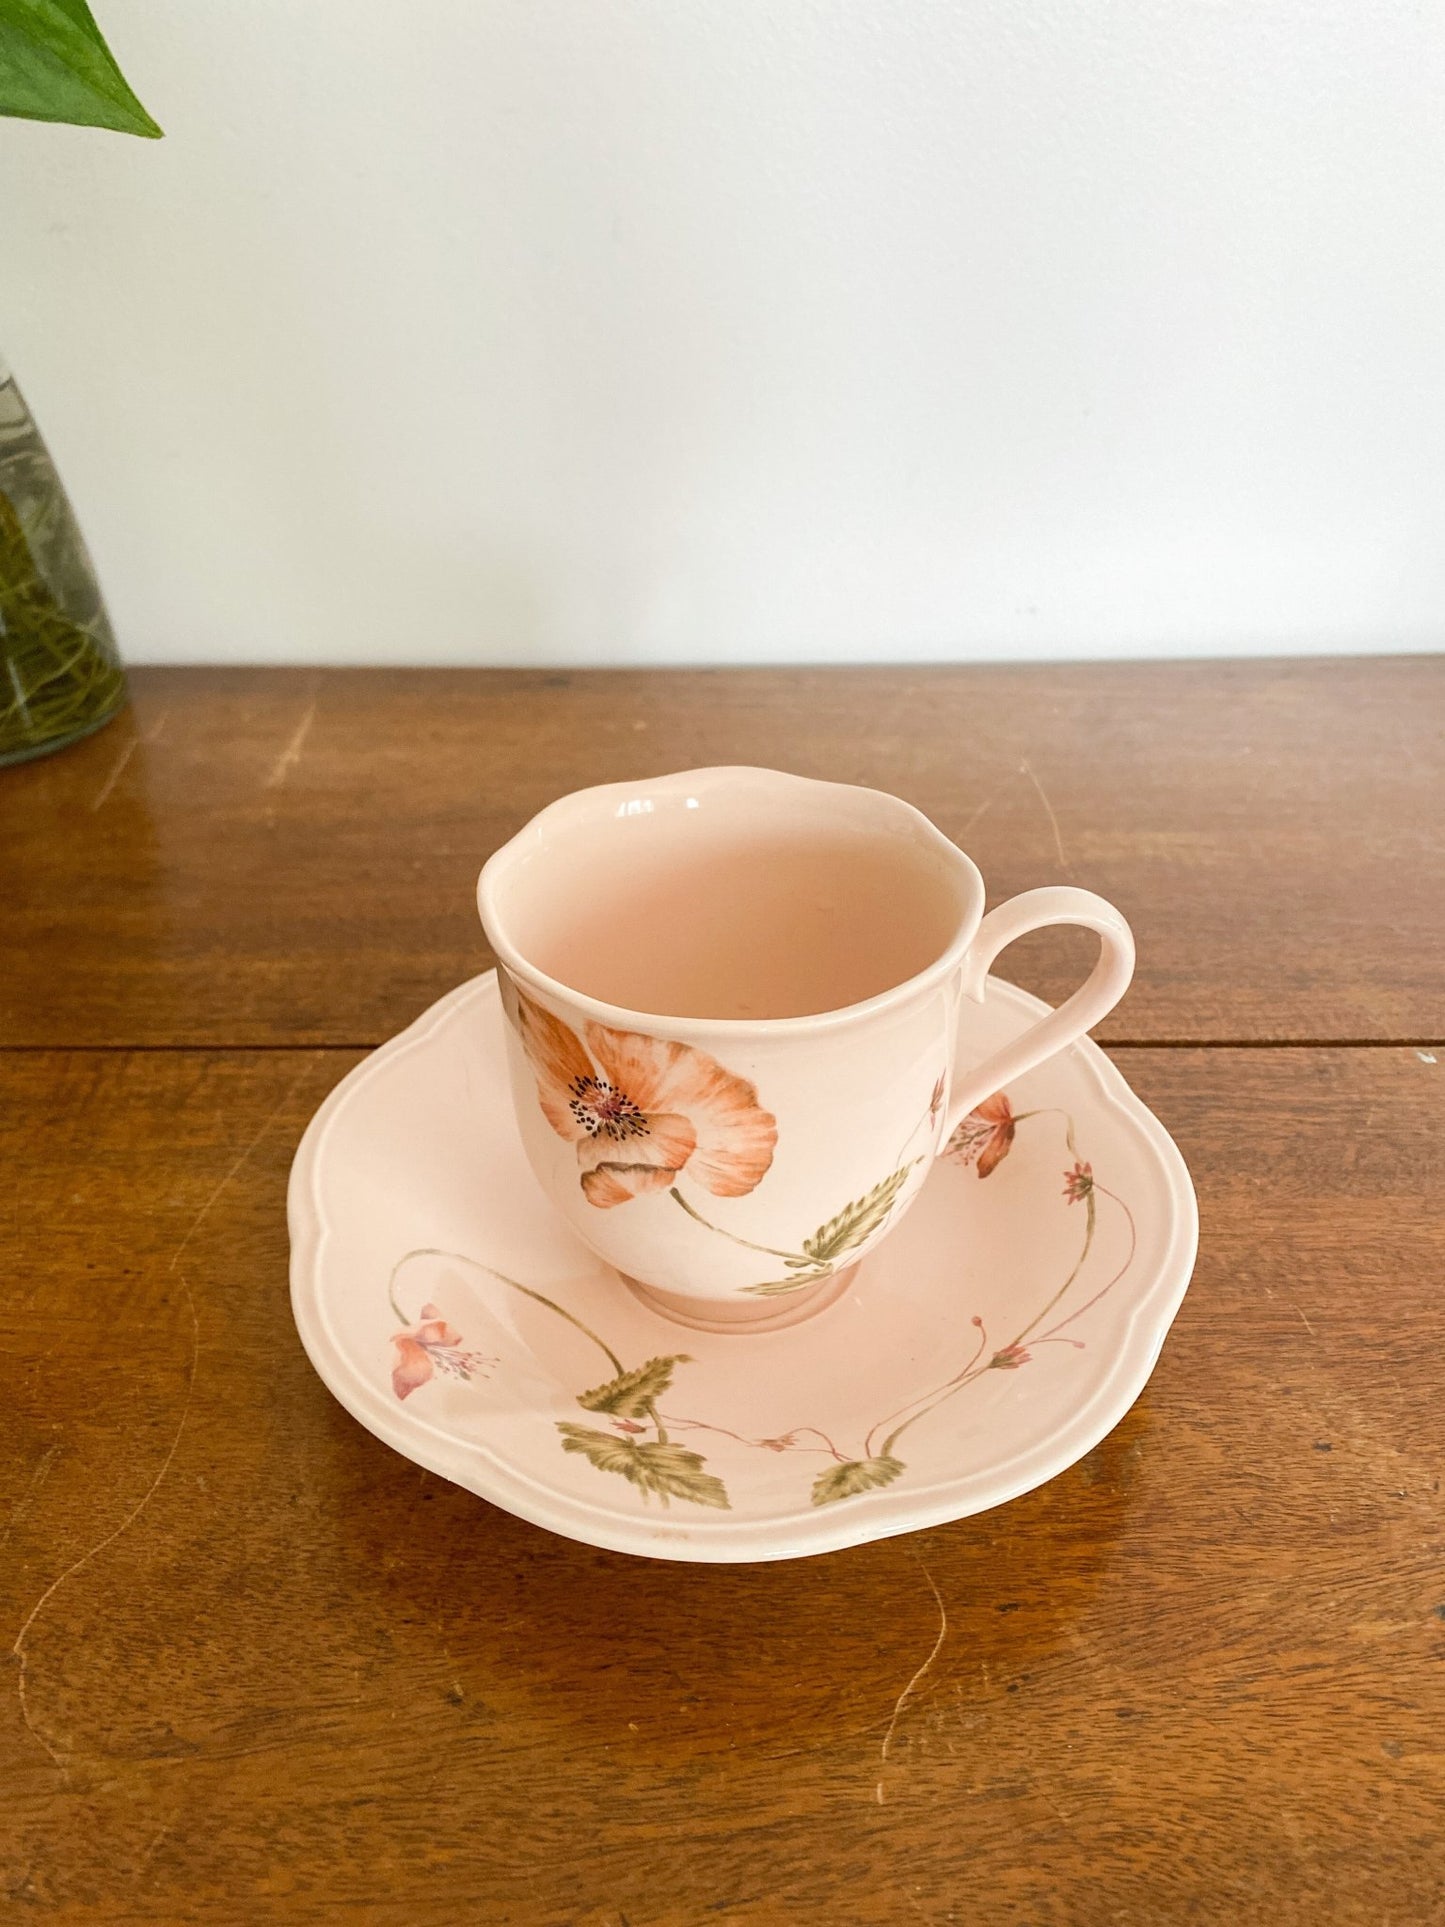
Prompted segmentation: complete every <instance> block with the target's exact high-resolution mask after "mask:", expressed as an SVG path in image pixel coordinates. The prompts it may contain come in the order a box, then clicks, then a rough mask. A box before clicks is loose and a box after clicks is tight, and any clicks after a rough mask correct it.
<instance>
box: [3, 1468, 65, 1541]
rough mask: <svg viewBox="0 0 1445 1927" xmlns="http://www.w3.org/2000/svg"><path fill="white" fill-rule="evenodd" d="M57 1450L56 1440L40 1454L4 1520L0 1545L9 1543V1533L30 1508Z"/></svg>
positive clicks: (48, 1471) (47, 1474)
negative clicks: (28, 1478)
mask: <svg viewBox="0 0 1445 1927" xmlns="http://www.w3.org/2000/svg"><path fill="white" fill-rule="evenodd" d="M59 1450H60V1446H59V1443H58V1442H57V1443H56V1444H55V1445H52V1446H51V1447H50V1448H49V1450H48V1451H46V1452H44V1453H43V1454H42V1455H41V1458H40V1462H39V1464H38V1465H37V1466H36V1468H35V1470H34V1471H33V1472H32V1473H31V1475H30V1483H29V1485H27V1486H26V1488H25V1490H24V1492H23V1493H21V1495H20V1499H19V1502H18V1503H17V1505H16V1507H15V1510H14V1511H13V1512H12V1513H11V1514H10V1517H9V1518H8V1519H7V1520H6V1522H5V1532H4V1536H3V1537H0V1547H4V1546H6V1545H8V1544H9V1541H10V1535H11V1533H12V1532H13V1531H14V1530H15V1528H16V1526H17V1525H19V1523H20V1521H21V1520H22V1519H23V1518H24V1517H25V1514H26V1513H27V1512H28V1511H29V1510H30V1502H31V1500H32V1499H33V1498H34V1497H35V1495H36V1493H37V1492H38V1491H39V1490H40V1488H41V1486H42V1485H44V1483H45V1481H46V1479H47V1477H48V1476H49V1473H50V1468H51V1466H52V1465H53V1464H54V1463H55V1455H56V1453H57V1452H59Z"/></svg>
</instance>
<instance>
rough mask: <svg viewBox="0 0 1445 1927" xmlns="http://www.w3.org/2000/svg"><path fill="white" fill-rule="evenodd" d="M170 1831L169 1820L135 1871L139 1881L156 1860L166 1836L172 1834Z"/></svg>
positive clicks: (147, 1849) (141, 1858)
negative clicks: (157, 1850)
mask: <svg viewBox="0 0 1445 1927" xmlns="http://www.w3.org/2000/svg"><path fill="white" fill-rule="evenodd" d="M170 1830H171V1823H170V1821H169V1820H167V1822H166V1824H165V1825H164V1826H163V1827H162V1828H161V1830H160V1832H159V1833H158V1834H157V1835H156V1836H155V1838H154V1839H153V1840H152V1841H151V1843H150V1845H149V1846H148V1847H147V1848H146V1850H145V1852H144V1853H143V1854H142V1855H141V1857H140V1865H139V1866H138V1867H137V1868H136V1870H135V1877H136V1879H137V1880H139V1879H140V1877H141V1875H142V1874H143V1873H144V1872H145V1870H146V1868H147V1867H148V1866H149V1865H150V1863H151V1862H152V1860H154V1859H155V1857H156V1849H157V1848H158V1847H159V1846H160V1844H161V1842H162V1840H164V1839H165V1837H166V1835H167V1834H168V1833H169V1832H170Z"/></svg>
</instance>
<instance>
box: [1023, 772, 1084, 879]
mask: <svg viewBox="0 0 1445 1927" xmlns="http://www.w3.org/2000/svg"><path fill="white" fill-rule="evenodd" d="M1019 774H1020V775H1022V776H1027V778H1028V779H1029V781H1030V782H1031V783H1032V784H1033V786H1034V788H1035V789H1036V790H1037V791H1038V793H1039V801H1040V802H1041V803H1042V804H1043V806H1044V811H1045V814H1046V815H1047V816H1048V819H1049V828H1050V829H1051V830H1052V831H1053V833H1054V848H1055V849H1056V850H1057V851H1058V854H1059V868H1060V869H1061V870H1062V871H1063V872H1064V874H1065V875H1066V876H1072V875H1073V874H1074V872H1073V868H1072V866H1071V865H1070V863H1069V859H1068V855H1067V853H1066V851H1065V849H1064V839H1063V837H1062V836H1061V835H1060V834H1059V819H1058V818H1057V817H1056V816H1055V815H1054V806H1053V804H1052V803H1051V802H1050V801H1049V799H1048V795H1047V792H1046V791H1045V789H1044V786H1043V784H1042V783H1041V782H1040V781H1039V779H1038V777H1037V776H1035V774H1034V766H1033V764H1032V763H1031V762H1030V761H1029V760H1028V758H1027V757H1024V758H1023V760H1022V761H1021V762H1020V763H1019Z"/></svg>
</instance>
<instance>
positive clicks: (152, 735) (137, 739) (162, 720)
mask: <svg viewBox="0 0 1445 1927" xmlns="http://www.w3.org/2000/svg"><path fill="white" fill-rule="evenodd" d="M169 714H170V711H169V710H166V709H163V710H162V711H161V713H160V715H159V716H157V718H156V720H155V722H154V723H153V724H152V725H151V727H150V729H149V730H148V731H147V732H146V734H145V735H144V736H132V737H131V739H130V741H129V742H128V743H127V744H126V746H125V748H124V749H123V750H122V751H121V753H120V755H119V756H117V757H116V759H115V761H114V762H113V763H112V764H111V766H110V775H109V776H107V777H106V779H105V781H104V782H103V783H102V784H101V786H100V788H99V789H98V790H97V791H96V793H95V797H94V800H93V801H92V803H91V805H90V807H91V810H92V812H94V811H96V810H98V809H99V808H100V806H101V804H102V803H103V802H104V801H105V799H106V798H107V797H108V796H109V795H110V793H111V791H112V790H113V789H114V788H115V786H116V784H117V783H118V782H119V781H120V779H121V777H122V776H124V774H125V772H126V770H127V768H128V767H129V766H130V759H131V757H132V756H134V755H135V753H136V751H137V750H138V749H139V748H140V746H141V744H142V743H154V742H158V741H159V740H160V733H161V731H162V730H163V729H164V728H165V726H166V717H167V716H168V715H169Z"/></svg>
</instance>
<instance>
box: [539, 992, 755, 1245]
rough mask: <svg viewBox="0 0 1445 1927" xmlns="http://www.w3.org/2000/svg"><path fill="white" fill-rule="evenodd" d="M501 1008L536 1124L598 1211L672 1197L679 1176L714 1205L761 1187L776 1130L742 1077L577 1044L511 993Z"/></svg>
mask: <svg viewBox="0 0 1445 1927" xmlns="http://www.w3.org/2000/svg"><path fill="white" fill-rule="evenodd" d="M513 990H514V996H513V997H512V998H509V999H508V1003H509V1005H510V1006H511V1008H512V1010H513V1012H514V1017H513V1021H514V1022H515V1024H516V1027H517V1032H518V1035H519V1036H520V1038H521V1041H522V1049H523V1051H524V1052H525V1053H526V1057H527V1062H528V1063H529V1064H530V1065H531V1067H532V1073H533V1075H534V1077H535V1078H536V1080H537V1101H538V1103H539V1104H540V1105H541V1107H542V1115H543V1116H544V1117H545V1118H546V1120H547V1122H548V1123H549V1124H550V1125H551V1127H552V1129H553V1130H554V1131H555V1132H556V1133H557V1135H558V1137H560V1138H563V1139H565V1140H566V1142H567V1143H569V1144H571V1145H572V1146H573V1147H574V1148H575V1150H576V1153H577V1163H578V1166H579V1173H580V1182H581V1185H582V1194H583V1196H584V1197H585V1198H586V1199H587V1202H588V1203H589V1204H592V1205H596V1206H597V1208H598V1209H599V1210H604V1211H605V1210H610V1209H612V1207H613V1206H615V1205H619V1204H626V1203H627V1202H628V1201H629V1199H632V1198H638V1197H642V1196H644V1195H646V1194H647V1193H648V1192H652V1191H667V1190H670V1189H671V1188H672V1186H673V1185H674V1184H675V1182H676V1180H677V1179H678V1177H679V1176H680V1175H681V1174H682V1172H684V1171H686V1173H687V1175H688V1177H689V1178H691V1179H692V1180H693V1182H694V1183H696V1184H700V1185H701V1186H702V1187H703V1189H704V1190H706V1191H710V1192H711V1193H712V1194H713V1196H714V1197H718V1198H742V1197H746V1196H747V1194H748V1192H750V1191H752V1190H754V1189H756V1187H757V1186H758V1185H759V1184H760V1183H761V1182H762V1180H763V1179H764V1178H765V1177H766V1176H767V1174H768V1170H769V1167H770V1166H771V1164H772V1161H773V1147H774V1146H775V1145H776V1143H777V1141H778V1125H777V1120H776V1119H775V1118H774V1117H773V1116H772V1114H771V1113H770V1112H768V1111H765V1110H764V1109H763V1108H762V1106H761V1104H759V1102H758V1094H757V1091H756V1090H755V1089H754V1087H753V1086H752V1085H751V1084H750V1083H749V1082H748V1081H747V1079H746V1078H744V1077H737V1076H735V1075H734V1074H733V1073H732V1072H731V1071H728V1070H724V1068H723V1066H722V1065H721V1064H719V1063H718V1061H717V1059H716V1058H714V1057H709V1056H708V1054H707V1052H706V1051H701V1050H698V1049H696V1048H695V1047H694V1046H693V1045H691V1044H680V1043H675V1042H669V1041H666V1040H664V1039H662V1038H659V1037H648V1036H646V1035H645V1034H644V1033H643V1032H641V1031H635V1030H613V1029H611V1028H609V1027H608V1026H607V1025H605V1024H595V1023H589V1024H588V1025H587V1026H586V1028H585V1030H584V1032H583V1035H582V1036H581V1037H579V1036H578V1035H577V1033H576V1032H575V1031H574V1030H572V1029H571V1028H570V1027H569V1026H568V1025H566V1024H564V1023H563V1022H562V1020H561V1018H560V1017H554V1016H553V1015H552V1013H551V1011H549V1010H544V1009H543V1008H542V1006H541V1005H540V1004H535V1003H533V1002H532V1000H531V999H530V998H529V997H524V996H523V995H522V993H521V992H520V991H517V990H516V989H515V986H513Z"/></svg>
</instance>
